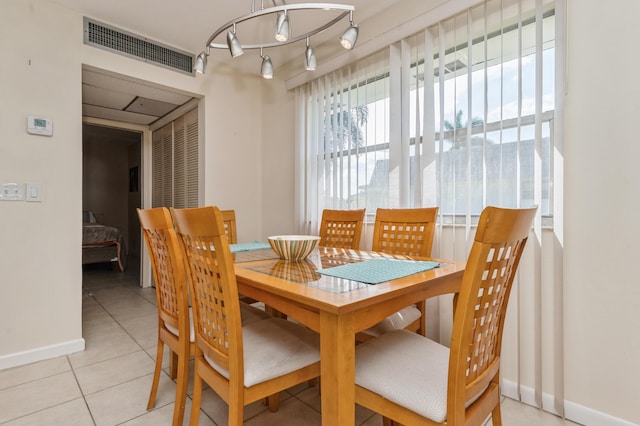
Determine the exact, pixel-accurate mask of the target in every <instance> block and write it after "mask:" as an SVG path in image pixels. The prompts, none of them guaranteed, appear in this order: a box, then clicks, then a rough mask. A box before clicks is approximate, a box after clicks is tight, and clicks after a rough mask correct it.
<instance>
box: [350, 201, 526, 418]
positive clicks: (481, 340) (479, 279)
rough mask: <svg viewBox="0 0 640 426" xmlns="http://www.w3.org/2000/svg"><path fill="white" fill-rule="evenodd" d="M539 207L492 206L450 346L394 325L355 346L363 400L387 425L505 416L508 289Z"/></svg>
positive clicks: (470, 263) (465, 280)
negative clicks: (504, 332)
mask: <svg viewBox="0 0 640 426" xmlns="http://www.w3.org/2000/svg"><path fill="white" fill-rule="evenodd" d="M535 212H536V207H533V208H528V209H501V208H497V207H487V208H485V209H484V211H483V212H482V214H481V216H480V220H479V222H478V229H477V230H476V234H475V239H474V242H473V246H472V248H471V252H470V254H469V257H468V260H467V266H466V269H465V272H464V275H463V277H462V283H461V288H460V293H459V294H458V296H457V303H456V305H455V311H454V319H453V331H452V336H451V342H450V348H447V347H446V346H443V345H441V344H439V343H436V342H434V341H432V340H429V339H428V338H426V337H423V336H420V335H418V334H416V333H411V332H408V331H406V330H395V331H392V332H389V333H386V334H384V335H383V336H381V337H379V338H377V339H373V340H371V341H369V342H366V343H364V344H362V345H360V346H358V347H357V348H356V390H355V397H356V403H358V404H360V405H363V406H365V407H368V408H369V409H371V410H374V411H376V412H378V413H380V414H381V415H382V416H383V417H384V418H385V424H386V425H390V424H394V423H395V422H397V423H400V424H407V425H409V424H428V425H433V424H449V425H481V424H483V422H484V421H485V420H486V419H487V417H488V416H489V415H490V414H491V415H492V422H493V425H494V426H499V425H501V424H502V420H501V413H500V352H501V346H502V330H503V327H504V319H505V314H506V310H507V303H508V301H509V293H510V291H511V286H512V284H513V279H514V276H515V274H516V270H517V268H518V264H519V262H520V257H521V255H522V251H523V249H524V247H525V244H526V242H527V238H528V236H529V232H530V230H531V225H532V223H533V219H534V216H535Z"/></svg>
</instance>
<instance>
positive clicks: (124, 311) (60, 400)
mask: <svg viewBox="0 0 640 426" xmlns="http://www.w3.org/2000/svg"><path fill="white" fill-rule="evenodd" d="M82 308H83V309H82V325H83V337H84V338H85V341H86V349H85V351H83V352H79V353H75V354H72V355H68V356H63V357H59V358H55V359H51V360H46V361H41V362H37V363H33V364H29V365H25V366H20V367H16V368H11V369H7V370H3V371H0V424H2V425H12V426H13V425H21V426H22V425H34V426H46V425H55V426H62V425H64V426H74V425H78V426H85V425H87V426H90V425H97V426H110V425H127V426H134V425H135V426H144V425H153V426H156V425H170V424H171V418H172V415H173V406H174V400H175V393H174V392H175V383H174V382H173V381H172V380H171V379H169V376H168V375H167V374H166V368H167V367H168V361H167V360H168V356H167V353H165V357H164V359H165V374H163V375H162V377H161V379H160V385H159V390H158V396H157V399H156V405H155V408H154V409H152V410H150V411H147V409H146V405H147V399H148V397H149V390H150V388H151V379H152V375H153V367H154V359H155V358H154V357H155V353H156V327H157V323H156V321H157V319H156V299H155V293H154V290H153V289H142V288H140V287H139V286H138V268H137V264H136V263H135V262H131V261H130V263H129V269H128V270H127V271H126V272H124V273H120V272H118V271H116V270H113V269H112V268H110V267H109V266H108V265H87V266H85V267H84V273H83V307H82ZM191 389H192V386H191V384H190V386H189V394H190V393H191ZM190 409H191V399H190V398H189V399H188V400H187V409H186V412H185V424H187V423H188V419H189V412H190ZM502 412H503V423H504V424H505V425H518V426H530V425H551V426H554V425H555V426H560V425H573V424H574V423H572V422H569V421H565V420H562V419H560V418H559V417H556V416H553V415H551V414H547V413H544V412H542V411H540V410H538V409H536V408H533V407H530V406H527V405H524V404H521V403H518V402H516V401H513V400H511V399H505V400H504V401H503V404H502ZM226 421H227V414H226V404H225V403H224V402H223V401H222V400H221V399H220V398H219V397H218V396H217V395H215V394H214V393H213V392H212V391H211V390H210V389H207V390H205V392H204V395H203V403H202V412H201V415H200V422H199V424H200V425H224V424H226ZM356 423H357V424H358V425H363V426H373V425H381V424H382V420H381V418H380V416H379V415H377V414H374V413H373V412H371V411H369V410H367V409H364V408H362V407H356ZM245 424H246V425H251V426H256V425H264V426H269V425H274V426H275V425H277V426H286V425H295V426H306V425H309V426H312V425H314V426H315V425H320V424H321V417H320V396H319V394H318V389H317V388H315V387H309V386H308V385H307V384H304V385H299V386H296V387H294V388H291V389H289V390H288V391H286V392H283V393H282V394H281V404H280V410H279V411H278V412H276V413H271V412H269V411H268V410H267V408H266V407H265V406H264V405H262V403H260V402H257V403H254V404H252V405H250V406H248V407H246V408H245ZM489 424H490V422H489Z"/></svg>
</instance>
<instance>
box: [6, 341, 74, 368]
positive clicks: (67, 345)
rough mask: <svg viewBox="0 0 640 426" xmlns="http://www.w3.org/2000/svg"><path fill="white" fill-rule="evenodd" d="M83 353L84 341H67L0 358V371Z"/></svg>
mask: <svg viewBox="0 0 640 426" xmlns="http://www.w3.org/2000/svg"><path fill="white" fill-rule="evenodd" d="M80 351H84V339H75V340H69V341H67V342H62V343H58V344H55V345H49V346H43V347H40V348H36V349H31V350H28V351H24V352H16V353H12V354H8V355H2V356H0V370H4V369H6V368H11V367H17V366H20V365H26V364H31V363H32V362H37V361H43V360H45V359H51V358H57V357H59V356H63V355H69V354H72V353H74V352H80Z"/></svg>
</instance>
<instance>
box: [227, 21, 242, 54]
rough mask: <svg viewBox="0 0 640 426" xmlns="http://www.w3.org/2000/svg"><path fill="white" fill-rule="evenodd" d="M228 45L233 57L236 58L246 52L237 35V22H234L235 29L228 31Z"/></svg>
mask: <svg viewBox="0 0 640 426" xmlns="http://www.w3.org/2000/svg"><path fill="white" fill-rule="evenodd" d="M227 47H228V48H229V53H231V57H232V58H235V57H237V56H240V55H242V54H243V53H244V50H242V45H241V44H240V41H239V40H238V37H237V36H236V24H233V30H229V31H228V32H227Z"/></svg>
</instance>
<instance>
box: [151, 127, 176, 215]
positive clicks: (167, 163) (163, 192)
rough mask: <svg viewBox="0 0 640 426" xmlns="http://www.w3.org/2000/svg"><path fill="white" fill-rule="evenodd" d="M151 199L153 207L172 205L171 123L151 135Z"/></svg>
mask: <svg viewBox="0 0 640 426" xmlns="http://www.w3.org/2000/svg"><path fill="white" fill-rule="evenodd" d="M152 141H153V142H152V144H153V147H152V152H151V155H152V164H153V171H152V190H151V194H152V197H151V198H152V200H151V203H152V205H153V207H170V206H172V205H173V124H172V123H169V124H167V125H166V126H164V127H161V128H160V129H158V130H156V131H155V132H153V137H152Z"/></svg>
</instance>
